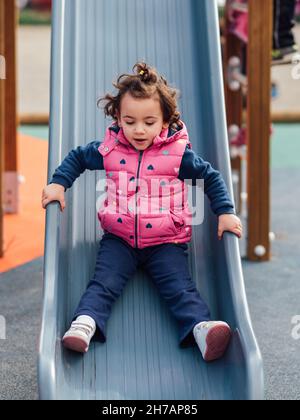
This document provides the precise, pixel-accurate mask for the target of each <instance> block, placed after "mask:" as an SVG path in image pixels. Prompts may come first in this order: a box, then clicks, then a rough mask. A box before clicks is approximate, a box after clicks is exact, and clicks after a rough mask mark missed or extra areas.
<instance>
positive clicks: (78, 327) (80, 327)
mask: <svg viewBox="0 0 300 420" xmlns="http://www.w3.org/2000/svg"><path fill="white" fill-rule="evenodd" d="M70 330H71V331H82V332H83V333H84V334H86V335H87V336H90V335H91V334H92V332H93V327H92V326H91V325H88V324H83V323H81V322H76V321H75V322H72V325H71V328H70Z"/></svg>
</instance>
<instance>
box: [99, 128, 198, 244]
mask: <svg viewBox="0 0 300 420" xmlns="http://www.w3.org/2000/svg"><path fill="white" fill-rule="evenodd" d="M181 124H182V127H183V128H182V129H180V131H177V132H175V130H172V131H171V130H169V129H165V130H163V131H162V132H161V134H160V136H157V137H156V138H155V139H154V141H153V144H152V145H151V146H150V147H149V148H148V149H146V150H144V151H142V152H140V151H138V150H136V149H135V148H134V147H133V146H132V145H131V144H130V143H129V142H128V140H127V139H126V137H125V136H124V133H123V130H122V129H120V128H119V127H118V126H117V125H116V124H113V125H112V126H111V127H109V128H108V129H107V131H106V135H105V139H104V142H103V143H102V144H101V146H100V147H99V152H100V153H101V154H102V156H103V161H104V168H105V171H106V191H107V198H106V200H105V201H104V204H103V205H102V208H101V209H100V211H99V213H98V218H99V220H100V223H101V226H102V229H103V230H104V231H105V232H109V233H112V234H114V235H117V236H119V237H120V238H122V239H124V240H125V241H126V242H127V243H128V244H129V245H131V246H132V247H134V248H145V247H149V246H154V245H160V244H163V243H186V242H190V240H191V236H192V228H191V212H190V210H189V206H188V191H187V190H188V188H187V185H186V184H185V183H184V182H183V181H181V180H179V179H178V174H179V169H180V165H181V161H182V157H183V154H184V152H185V149H186V147H187V145H189V147H191V144H190V142H189V138H188V132H187V129H186V127H185V125H184V124H183V123H181Z"/></svg>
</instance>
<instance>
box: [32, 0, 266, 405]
mask: <svg viewBox="0 0 300 420" xmlns="http://www.w3.org/2000/svg"><path fill="white" fill-rule="evenodd" d="M139 60H145V61H146V62H148V63H150V64H152V65H154V66H156V67H157V68H158V69H159V70H160V72H161V73H162V74H164V75H165V76H166V77H167V78H168V79H169V80H170V82H171V83H172V84H174V85H175V86H177V87H179V89H180V90H181V100H180V109H181V111H182V118H183V120H184V121H185V122H186V125H187V127H188V129H189V133H190V139H191V141H192V144H193V149H194V150H195V151H196V152H198V153H200V154H201V155H202V156H203V157H204V158H205V159H207V160H209V161H211V163H212V164H213V165H214V166H215V167H216V168H218V169H219V170H220V171H221V172H222V174H223V176H224V178H225V180H226V182H227V184H228V186H229V188H230V191H232V190H231V176H230V161H229V152H228V143H227V134H226V121H225V107H224V95H223V80H222V69H221V51H220V40H219V32H218V11H217V5H216V2H215V1H212V0H147V1H146V0H142V1H136V0H126V1H121V0H109V1H106V0H88V1H86V0H55V1H54V5H53V33H52V75H51V130H50V142H49V167H48V171H49V172H48V173H49V178H50V176H51V175H52V174H53V172H54V170H55V168H56V167H57V166H58V165H59V164H60V162H61V161H62V159H63V158H64V157H65V156H66V155H67V153H68V152H69V151H70V150H72V149H74V148H76V147H77V146H79V145H83V144H86V143H89V142H90V141H93V140H95V139H97V140H102V138H103V135H104V132H105V128H106V127H107V125H108V124H109V123H110V121H106V120H105V118H104V116H103V112H102V111H101V110H98V109H97V108H96V100H97V98H98V97H99V96H101V95H103V94H104V93H106V92H107V91H111V90H112V81H113V80H116V77H117V76H118V75H119V74H120V73H123V72H130V71H131V69H132V67H133V65H134V64H135V63H136V62H137V61H139ZM102 172H103V171H101V172H100V173H99V172H95V171H87V172H86V173H85V174H84V175H82V176H81V177H80V178H79V179H78V180H77V181H76V182H75V183H74V185H73V187H72V189H71V190H69V191H68V192H67V193H66V202H67V208H66V210H65V212H64V213H63V214H61V213H60V211H59V206H58V204H57V203H52V204H50V205H49V206H48V208H47V223H46V241H45V264H44V301H43V314H42V327H41V335H40V348H39V366H38V371H39V392H40V398H41V399H100V400H113V399H125V400H132V399H133V400H134V399H138V400H140V399H145V400H154V399H158V400H173V399H174V400H192V399H195V400H203V399H204V400H205V399H262V398H263V368H262V359H261V355H260V352H259V349H258V346H257V343H256V340H255V337H254V334H253V331H252V327H251V321H250V317H249V312H248V307H247V301H246V295H245V289H244V281H243V274H242V270H241V262H240V254H239V247H238V240H237V238H235V237H234V236H233V235H231V234H226V235H225V238H224V240H223V241H221V242H220V241H218V239H217V225H216V222H217V220H216V217H215V216H214V215H213V214H212V212H211V210H210V208H209V203H207V202H206V203H205V222H204V224H202V225H200V226H196V227H194V235H193V241H192V242H191V243H190V245H189V263H190V270H191V273H192V276H193V279H194V281H195V282H196V284H197V286H198V288H199V290H200V292H201V293H202V296H203V298H205V299H206V301H207V302H208V303H209V306H210V308H211V310H212V315H213V318H215V319H222V320H226V321H227V322H229V323H230V325H231V326H232V328H233V330H234V336H233V340H232V342H231V344H230V347H229V349H228V351H227V353H226V355H225V357H224V358H223V359H222V360H219V361H217V362H214V363H211V364H206V363H204V362H203V360H202V358H201V355H200V352H199V351H198V349H197V347H194V348H188V349H181V348H180V347H179V345H178V332H177V325H176V321H175V320H174V319H173V318H172V317H171V315H170V314H169V312H168V309H167V307H166V305H165V303H164V302H163V301H162V299H161V298H160V296H159V295H158V292H157V291H156V289H155V288H154V286H153V284H152V283H151V279H149V278H147V277H146V275H145V273H144V272H143V271H139V272H138V273H137V274H136V276H135V278H133V279H132V281H130V282H129V284H128V285H127V286H126V289H125V291H124V293H123V295H122V297H121V298H120V299H119V300H118V301H117V303H116V304H115V306H114V307H113V313H112V316H111V318H110V320H109V323H108V337H107V342H106V343H105V344H101V343H94V342H93V343H92V344H91V347H90V351H89V352H88V353H87V354H86V355H85V356H84V357H83V356H81V355H78V354H74V353H72V352H70V351H67V350H65V349H63V347H62V345H61V337H62V335H63V334H64V332H65V330H66V329H67V328H68V326H69V323H70V321H71V318H72V314H73V311H74V309H75V307H76V305H77V304H78V302H79V298H80V296H81V294H82V293H83V291H84V289H85V287H86V284H87V283H88V281H89V279H90V277H91V276H92V274H93V270H94V264H95V258H96V253H97V249H98V246H99V240H100V238H101V235H102V232H101V230H100V228H99V226H98V220H97V216H96V206H97V200H98V199H99V197H100V192H99V191H98V190H99V189H100V188H99V185H98V182H99V180H100V183H101V180H103V178H104V173H102ZM96 186H98V188H96Z"/></svg>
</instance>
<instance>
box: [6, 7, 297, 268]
mask: <svg viewBox="0 0 300 420" xmlns="http://www.w3.org/2000/svg"><path fill="white" fill-rule="evenodd" d="M1 3H3V4H2V6H1V7H2V9H3V14H2V15H3V18H4V21H5V22H6V25H4V26H3V25H2V29H1V32H2V40H3V54H2V56H3V57H4V58H5V61H6V68H7V69H9V71H7V78H6V80H1V85H2V90H4V89H5V91H6V93H4V97H5V100H4V105H3V106H2V109H3V110H2V116H1V118H2V122H3V123H2V127H5V131H4V132H3V139H2V142H1V144H2V155H3V161H2V170H1V174H2V177H3V178H4V180H3V185H4V192H3V209H2V212H3V213H10V214H16V213H17V212H18V208H19V193H18V163H17V153H16V121H17V116H16V71H15V67H16V58H15V44H16V41H15V39H16V36H15V27H16V25H14V24H12V22H15V21H16V14H17V12H16V9H15V8H14V6H13V3H12V2H5V1H4V0H1ZM271 3H272V0H267V1H266V2H259V1H258V0H250V1H249V48H248V53H247V54H248V59H247V62H248V71H247V74H249V75H250V76H249V80H248V79H247V77H246V76H245V75H243V74H242V73H241V71H240V67H239V66H240V64H239V63H242V57H241V54H242V43H241V41H240V40H239V39H237V37H235V36H234V35H233V34H231V33H227V35H226V43H225V48H224V52H225V54H224V64H223V68H224V73H225V80H227V78H228V75H229V74H230V65H229V63H232V62H233V63H235V64H234V66H233V67H232V71H231V75H232V76H233V77H234V80H233V82H235V84H236V83H237V82H238V83H239V87H238V91H232V90H231V88H230V86H229V84H228V83H225V94H226V109H227V124H228V130H229V138H231V135H232V130H231V129H232V128H233V129H234V130H239V129H241V128H242V127H243V122H244V121H245V120H246V122H247V125H246V128H245V130H246V135H245V138H247V142H248V146H247V147H248V150H247V156H246V157H245V156H244V158H241V157H240V156H235V158H233V159H232V169H233V170H234V171H236V173H237V174H238V180H239V182H238V183H237V187H236V189H237V190H236V194H235V198H236V207H237V209H238V210H240V209H241V208H242V206H244V208H245V205H246V206H247V212H246V218H247V238H246V240H247V258H248V259H250V260H254V261H265V260H269V259H270V257H271V251H270V237H269V236H270V235H269V232H270V216H269V215H270V186H269V182H270V175H269V172H270V170H269V165H270V162H269V161H270V159H269V158H270V132H269V131H268V130H269V129H267V127H268V125H269V126H270V123H271V115H270V105H269V104H270V91H269V90H268V89H267V88H266V86H269V81H270V66H271V58H270V54H269V52H270V49H271V44H270V43H271V32H272V4H271ZM5 28H6V29H5ZM5 45H6V47H5ZM4 49H6V51H7V52H5V50H4ZM237 58H239V60H240V61H239V63H238V62H236V59H237ZM232 60H233V61H232ZM279 64H283V63H279ZM260 74H262V75H263V76H262V77H260ZM249 84H251V86H250V85H249ZM243 89H244V90H246V91H247V92H248V97H247V104H248V105H247V107H248V108H247V112H246V115H245V112H243V106H242V102H243V97H242V90H243ZM288 114H289V115H286V117H289V119H290V118H292V119H293V118H294V117H295V114H293V115H292V113H288ZM18 120H19V121H22V122H23V123H29V122H31V123H36V124H37V123H41V122H45V121H46V120H48V117H46V116H41V115H30V116H29V115H27V116H24V115H23V116H18ZM234 130H233V132H234ZM235 132H236V131H235ZM8 139H9V141H8ZM246 162H248V164H247V172H248V173H247V176H246V175H245V173H243V170H242V163H246ZM245 166H246V165H245ZM247 180H248V185H247V187H245V188H244V191H243V188H242V184H243V183H244V185H245V184H246V182H247ZM243 192H244V194H243V195H242V197H243V198H245V197H246V194H245V192H247V196H248V200H247V201H244V202H242V199H241V193H243ZM0 220H1V221H0V226H3V215H2V217H0ZM0 237H1V238H2V239H1V241H0V243H2V247H1V246H0V254H1V252H2V254H3V228H2V234H1V229H0ZM1 248H2V249H1ZM2 254H1V255H2Z"/></svg>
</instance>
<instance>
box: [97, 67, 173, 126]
mask: <svg viewBox="0 0 300 420" xmlns="http://www.w3.org/2000/svg"><path fill="white" fill-rule="evenodd" d="M133 72H134V74H122V75H121V76H120V77H119V78H118V80H117V82H116V83H113V86H114V87H115V88H116V89H117V90H118V94H117V95H116V96H113V95H112V94H109V93H108V94H106V95H105V96H104V97H103V98H100V99H99V100H98V102H97V105H98V107H100V105H101V102H102V101H105V102H106V104H105V106H104V113H105V115H106V116H109V117H112V118H113V119H114V120H115V121H117V120H118V114H119V113H120V104H121V100H122V98H123V96H124V95H125V94H126V93H127V92H128V93H130V95H132V97H134V98H151V97H152V96H153V95H155V94H156V93H157V94H158V95H159V98H160V105H161V109H162V113H163V120H164V123H168V124H169V125H170V126H176V125H180V124H179V123H180V113H179V111H178V109H177V98H178V95H179V91H178V90H177V89H175V88H172V87H170V86H169V85H168V82H167V80H166V79H165V78H164V77H163V76H161V75H160V74H159V73H158V71H157V70H156V69H155V68H154V67H150V66H148V64H146V63H143V62H140V63H137V64H135V65H134V67H133Z"/></svg>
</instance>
